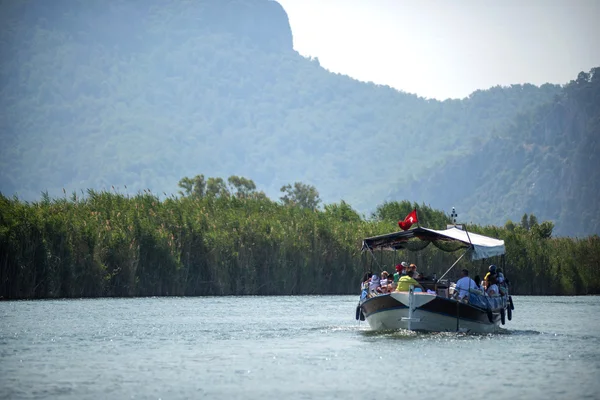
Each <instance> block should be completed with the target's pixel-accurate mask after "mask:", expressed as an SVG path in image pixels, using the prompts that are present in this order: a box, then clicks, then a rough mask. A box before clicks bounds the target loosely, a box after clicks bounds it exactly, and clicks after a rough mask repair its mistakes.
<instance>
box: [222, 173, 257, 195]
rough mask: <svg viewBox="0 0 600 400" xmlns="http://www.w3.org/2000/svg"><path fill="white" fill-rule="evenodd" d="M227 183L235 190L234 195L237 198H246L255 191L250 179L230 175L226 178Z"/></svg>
mask: <svg viewBox="0 0 600 400" xmlns="http://www.w3.org/2000/svg"><path fill="white" fill-rule="evenodd" d="M227 182H229V185H231V186H232V188H233V189H235V195H236V196H237V197H238V198H247V197H249V196H250V194H251V193H253V192H254V191H255V190H256V185H255V184H254V181H253V180H252V179H246V178H244V177H241V176H235V175H232V176H230V177H229V178H227Z"/></svg>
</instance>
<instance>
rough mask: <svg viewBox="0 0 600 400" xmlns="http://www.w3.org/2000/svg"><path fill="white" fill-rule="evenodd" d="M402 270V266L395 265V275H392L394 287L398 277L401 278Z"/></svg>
mask: <svg viewBox="0 0 600 400" xmlns="http://www.w3.org/2000/svg"><path fill="white" fill-rule="evenodd" d="M403 269H404V267H402V264H398V265H396V273H395V274H394V283H395V285H396V286H397V285H398V281H399V280H400V277H401V276H402V270H403Z"/></svg>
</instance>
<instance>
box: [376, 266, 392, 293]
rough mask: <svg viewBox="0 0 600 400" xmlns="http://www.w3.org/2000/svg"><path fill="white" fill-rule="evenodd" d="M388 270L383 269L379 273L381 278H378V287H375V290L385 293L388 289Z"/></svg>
mask: <svg viewBox="0 0 600 400" xmlns="http://www.w3.org/2000/svg"><path fill="white" fill-rule="evenodd" d="M388 275H389V274H388V272H387V271H383V272H382V273H381V279H380V280H379V287H378V288H377V291H378V292H379V293H387V292H388V291H389V287H388Z"/></svg>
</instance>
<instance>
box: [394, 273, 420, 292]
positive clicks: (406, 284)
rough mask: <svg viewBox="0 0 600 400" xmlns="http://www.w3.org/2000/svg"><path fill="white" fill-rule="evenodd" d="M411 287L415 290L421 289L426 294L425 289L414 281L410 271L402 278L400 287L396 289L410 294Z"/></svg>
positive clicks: (399, 283) (399, 282)
mask: <svg viewBox="0 0 600 400" xmlns="http://www.w3.org/2000/svg"><path fill="white" fill-rule="evenodd" d="M410 285H413V286H414V287H415V288H417V287H418V288H420V289H421V290H422V291H423V292H425V288H423V286H421V285H420V284H419V282H417V281H416V280H414V279H413V272H412V270H408V272H406V275H404V276H402V277H401V278H400V280H399V281H398V287H397V288H396V291H397V292H408V290H409V289H410Z"/></svg>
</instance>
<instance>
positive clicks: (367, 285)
mask: <svg viewBox="0 0 600 400" xmlns="http://www.w3.org/2000/svg"><path fill="white" fill-rule="evenodd" d="M395 269H396V272H395V273H394V274H393V275H392V274H390V273H388V272H387V271H383V272H381V275H378V274H374V273H372V272H367V273H366V274H365V275H364V276H363V279H362V283H361V293H362V294H361V298H365V297H373V296H377V295H378V294H383V293H391V292H406V291H408V290H409V288H410V285H413V286H414V287H415V289H416V290H420V291H423V292H425V291H426V290H425V288H424V287H423V286H422V285H421V284H420V283H419V281H420V280H422V279H423V274H421V273H419V272H418V271H417V266H416V265H415V264H408V263H407V262H406V261H403V262H401V263H400V264H398V265H396V267H395Z"/></svg>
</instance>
